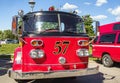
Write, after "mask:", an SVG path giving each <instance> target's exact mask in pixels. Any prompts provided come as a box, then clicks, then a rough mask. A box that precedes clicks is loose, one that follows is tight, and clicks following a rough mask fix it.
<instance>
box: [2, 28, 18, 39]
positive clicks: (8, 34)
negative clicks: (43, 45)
mask: <svg viewBox="0 0 120 83" xmlns="http://www.w3.org/2000/svg"><path fill="white" fill-rule="evenodd" d="M3 39H16V37H15V36H14V35H13V34H12V31H11V30H4V31H3Z"/></svg>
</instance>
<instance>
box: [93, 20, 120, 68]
mask: <svg viewBox="0 0 120 83" xmlns="http://www.w3.org/2000/svg"><path fill="white" fill-rule="evenodd" d="M98 31H99V36H98V37H96V39H95V40H94V41H93V45H92V46H93V57H96V58H100V59H101V60H102V63H103V65H104V66H106V67H111V66H113V64H114V62H120V52H119V49H120V22H115V23H110V24H106V25H102V26H100V27H99V30H98Z"/></svg>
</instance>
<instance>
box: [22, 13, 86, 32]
mask: <svg viewBox="0 0 120 83" xmlns="http://www.w3.org/2000/svg"><path fill="white" fill-rule="evenodd" d="M44 15H56V16H57V23H58V28H59V30H58V32H72V33H79V32H77V26H76V25H75V27H73V25H71V26H72V28H71V29H76V31H72V30H67V28H66V26H65V25H66V24H64V23H63V22H62V20H64V18H66V17H67V20H65V21H69V22H68V23H76V22H78V23H83V21H82V19H81V18H80V17H79V16H78V15H73V14H68V13H67V14H66V13H45V14H44V13H41V12H38V13H33V14H31V13H30V14H27V15H25V16H24V29H23V31H24V32H29V33H31V32H30V31H26V30H25V28H26V26H25V23H27V19H29V18H35V17H37V16H43V17H44ZM70 17H71V18H70ZM73 18H74V21H76V22H74V21H73V22H72V21H71V19H73ZM33 22H34V21H33ZM62 23H63V24H64V25H63V24H62ZM66 23H67V22H66ZM82 25H83V24H82ZM27 26H29V28H30V27H31V24H29V23H27ZM69 28H70V26H68V29H69ZM82 28H83V29H84V30H83V32H81V33H86V31H85V28H84V26H82ZM35 32H36V31H35ZM38 33H41V32H38Z"/></svg>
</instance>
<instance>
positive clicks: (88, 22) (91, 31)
mask: <svg viewBox="0 0 120 83" xmlns="http://www.w3.org/2000/svg"><path fill="white" fill-rule="evenodd" d="M82 18H83V19H84V23H85V28H86V32H87V34H88V35H89V36H94V35H95V34H94V29H93V25H92V23H93V20H92V18H91V17H90V15H85V16H82Z"/></svg>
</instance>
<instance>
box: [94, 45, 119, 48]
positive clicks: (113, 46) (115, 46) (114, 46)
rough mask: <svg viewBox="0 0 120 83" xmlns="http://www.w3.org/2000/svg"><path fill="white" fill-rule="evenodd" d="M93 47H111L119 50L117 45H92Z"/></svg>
mask: <svg viewBox="0 0 120 83" xmlns="http://www.w3.org/2000/svg"><path fill="white" fill-rule="evenodd" d="M92 46H93V47H112V48H120V46H118V45H92Z"/></svg>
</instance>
